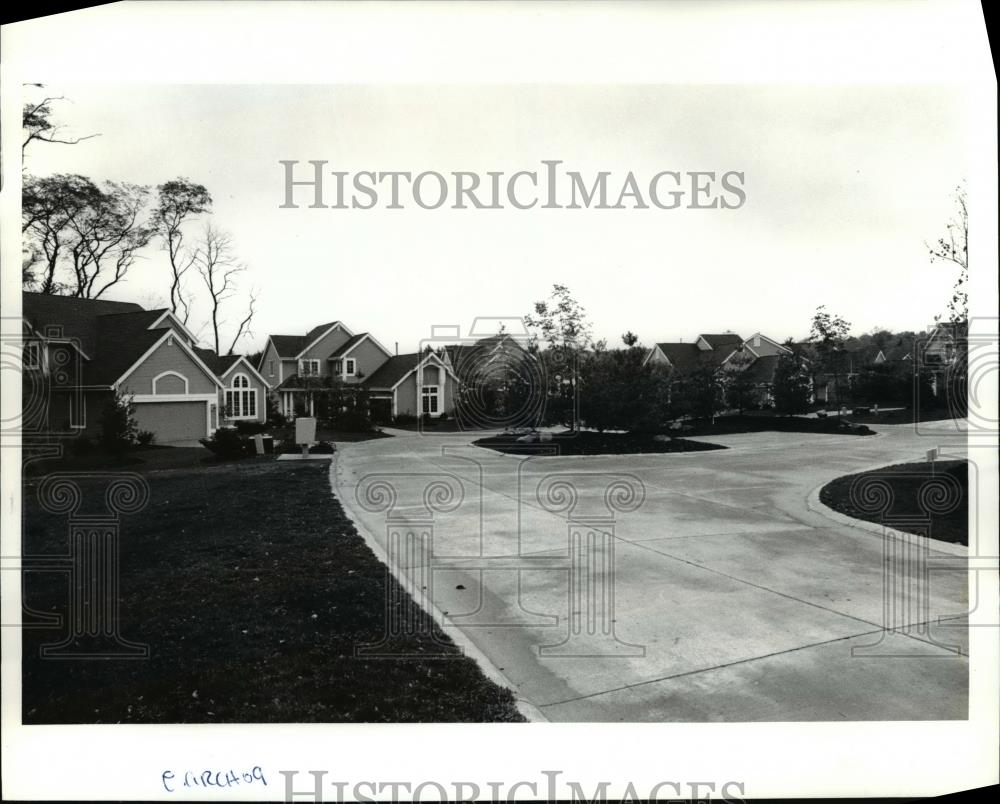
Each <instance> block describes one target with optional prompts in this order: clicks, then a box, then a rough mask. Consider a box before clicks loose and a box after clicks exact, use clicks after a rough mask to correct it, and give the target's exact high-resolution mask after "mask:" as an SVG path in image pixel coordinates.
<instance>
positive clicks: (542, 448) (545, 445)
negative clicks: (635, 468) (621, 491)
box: [472, 430, 725, 455]
mask: <svg viewBox="0 0 1000 804" xmlns="http://www.w3.org/2000/svg"><path fill="white" fill-rule="evenodd" d="M517 438H518V436H517V435H512V434H509V433H505V434H502V435H495V436H488V437H487V438H480V439H478V440H477V441H473V442H472V443H473V444H475V445H476V446H477V447H487V448H488V449H493V450H496V451H497V452H503V453H506V454H508V455H546V454H553V455H635V454H642V453H661V452H699V451H704V450H710V449H725V447H724V446H722V445H721V444H706V443H703V442H701V441H688V440H687V439H684V438H672V439H669V440H664V441H657V440H654V439H653V436H652V435H648V434H635V433H596V432H593V431H591V430H581V431H577V432H575V433H574V432H570V431H566V432H563V433H553V434H552V440H551V441H540V442H536V443H528V444H525V443H521V442H519V441H517Z"/></svg>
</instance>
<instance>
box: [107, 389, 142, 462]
mask: <svg viewBox="0 0 1000 804" xmlns="http://www.w3.org/2000/svg"><path fill="white" fill-rule="evenodd" d="M134 413H135V405H133V404H132V398H131V397H129V396H125V395H124V394H120V393H116V394H115V395H114V396H113V397H112V398H111V401H110V402H108V404H107V406H106V407H105V408H104V411H103V412H102V413H101V444H102V445H103V446H104V448H105V449H106V450H108V451H109V452H114V453H118V452H123V451H124V450H126V449H128V448H129V447H130V446H132V445H133V444H134V443H135V434H136V430H137V429H138V428H137V426H136V423H135V418H134V417H133V414H134Z"/></svg>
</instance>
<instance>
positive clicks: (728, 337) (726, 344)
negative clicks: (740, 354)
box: [698, 332, 743, 356]
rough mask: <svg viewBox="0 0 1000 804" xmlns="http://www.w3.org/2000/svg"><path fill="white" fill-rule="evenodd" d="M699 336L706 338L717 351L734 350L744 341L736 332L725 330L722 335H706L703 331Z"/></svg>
mask: <svg viewBox="0 0 1000 804" xmlns="http://www.w3.org/2000/svg"><path fill="white" fill-rule="evenodd" d="M698 337H699V338H702V339H704V341H705V342H706V343H707V344H708V345H709V346H711V347H712V348H713V349H715V350H717V351H718V350H720V349H721V350H726V349H728V350H729V351H732V350H733V349H735V348H736V347H737V346H739V345H740V344H741V343H743V339H742V338H741V337H740V336H739V335H737V334H736V333H735V332H724V333H722V334H721V335H705V334H704V333H702V334H700V335H699V336H698ZM729 351H727V352H726V356H728V355H729Z"/></svg>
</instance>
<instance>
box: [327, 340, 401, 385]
mask: <svg viewBox="0 0 1000 804" xmlns="http://www.w3.org/2000/svg"><path fill="white" fill-rule="evenodd" d="M347 357H348V358H354V359H355V360H356V361H357V365H356V367H355V371H356V372H361V373H362V374H363V375H364V376H363V377H357V376H354V377H345V378H344V382H346V383H358V382H361V381H363V380H364V378H365V377H370V376H371V375H372V374H374V373H375V372H376V371H377V370H378V367H379V366H381V365H382V364H383V363H385V361H386V360H388V359H389V356H388V355H387V354H386V353H385V352H383V351H382V350H381V349H380V348H379V347H378V346H376V345H375V344H374V343H372V341H371V339H367V340H364V341H362V342H361V343H359V344H358V345H357V346H355V347H354V348H353V349H352V350H351V353H350V354H349V355H348V356H347ZM344 360H346V358H341V363H343V361H344ZM330 365H331V367H332V365H333V364H332V363H331V364H330Z"/></svg>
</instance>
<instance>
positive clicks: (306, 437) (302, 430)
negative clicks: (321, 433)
mask: <svg viewBox="0 0 1000 804" xmlns="http://www.w3.org/2000/svg"><path fill="white" fill-rule="evenodd" d="M295 443H296V444H298V445H300V446H312V445H313V444H315V443H316V419H314V418H311V417H303V418H300V419H296V420H295Z"/></svg>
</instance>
